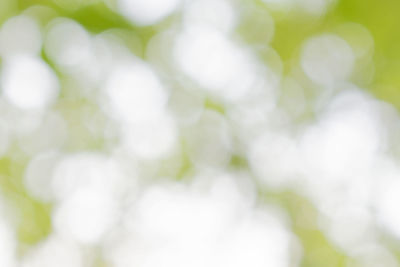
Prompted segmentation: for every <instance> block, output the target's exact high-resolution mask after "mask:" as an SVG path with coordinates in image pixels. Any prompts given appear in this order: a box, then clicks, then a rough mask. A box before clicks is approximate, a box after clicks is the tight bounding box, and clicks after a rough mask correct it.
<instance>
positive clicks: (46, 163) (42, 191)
mask: <svg viewBox="0 0 400 267" xmlns="http://www.w3.org/2000/svg"><path fill="white" fill-rule="evenodd" d="M58 156H59V155H58V154H57V153H55V152H47V153H43V154H39V155H37V156H36V157H34V158H33V159H32V160H31V161H30V162H29V164H28V167H27V169H26V171H25V175H24V182H25V186H26V188H27V190H28V191H29V193H30V194H32V195H33V196H34V197H36V198H38V199H40V200H42V201H49V200H52V199H53V194H52V193H53V191H52V188H51V179H52V174H53V169H54V167H55V165H56V162H57V160H58Z"/></svg>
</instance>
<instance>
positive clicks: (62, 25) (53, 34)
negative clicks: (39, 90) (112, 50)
mask: <svg viewBox="0 0 400 267" xmlns="http://www.w3.org/2000/svg"><path fill="white" fill-rule="evenodd" d="M50 25H51V27H50V29H49V30H48V32H47V35H46V39H45V45H44V48H45V52H46V54H47V56H48V57H49V58H50V59H51V60H53V61H54V62H55V63H56V64H57V65H59V66H61V67H66V68H74V67H78V66H79V65H80V64H82V63H84V62H85V61H87V60H88V58H89V56H90V54H91V37H90V35H89V34H88V33H87V32H86V30H85V29H84V28H83V27H82V26H81V25H79V24H78V23H76V22H75V21H73V20H69V19H60V18H58V19H55V20H54V21H52V22H51V24H50Z"/></svg>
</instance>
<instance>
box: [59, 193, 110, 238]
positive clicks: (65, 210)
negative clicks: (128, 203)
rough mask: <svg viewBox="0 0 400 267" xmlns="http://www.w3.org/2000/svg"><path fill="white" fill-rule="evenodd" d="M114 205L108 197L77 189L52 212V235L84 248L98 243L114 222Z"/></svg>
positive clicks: (103, 194)
mask: <svg viewBox="0 0 400 267" xmlns="http://www.w3.org/2000/svg"><path fill="white" fill-rule="evenodd" d="M116 208H117V205H116V202H115V200H114V199H113V198H112V197H111V196H110V195H109V194H108V193H107V192H104V191H101V190H96V189H89V188H86V189H80V190H78V191H76V192H75V193H73V194H72V195H70V196H68V197H67V198H66V199H65V200H64V201H62V202H61V203H60V204H59V205H58V206H57V207H56V209H55V211H54V213H53V216H52V220H53V225H54V228H55V231H56V232H58V233H59V234H61V235H62V236H64V237H68V238H73V239H74V240H76V241H78V242H81V243H83V244H94V243H96V242H99V241H100V240H101V238H102V237H103V235H104V234H105V233H106V231H107V230H109V229H110V227H111V226H112V224H113V222H114V221H116V220H117V217H116V216H117V209H116Z"/></svg>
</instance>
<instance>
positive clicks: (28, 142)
mask: <svg viewBox="0 0 400 267" xmlns="http://www.w3.org/2000/svg"><path fill="white" fill-rule="evenodd" d="M67 136H68V129H67V125H66V122H65V120H64V118H63V117H62V116H61V115H60V114H58V113H56V112H51V111H50V112H47V113H46V114H44V115H43V117H42V119H41V121H40V123H38V124H37V125H35V127H32V128H31V129H30V130H29V131H27V132H25V133H23V132H21V133H19V134H18V136H17V141H18V145H19V146H20V148H21V149H22V150H23V151H24V152H25V153H26V154H28V155H34V154H37V153H40V152H43V151H49V150H57V149H59V148H61V147H62V145H63V144H64V143H65V141H66V139H67Z"/></svg>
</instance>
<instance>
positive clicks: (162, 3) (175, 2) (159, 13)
mask: <svg viewBox="0 0 400 267" xmlns="http://www.w3.org/2000/svg"><path fill="white" fill-rule="evenodd" d="M180 3H181V0H118V2H117V6H118V10H119V12H120V13H121V14H122V15H123V16H125V17H126V18H127V19H129V20H130V21H131V22H132V23H134V24H138V25H143V26H146V25H151V24H155V23H157V22H160V21H161V20H163V19H164V18H166V17H167V16H169V15H171V14H172V13H173V12H174V11H175V10H176V9H177V8H178V6H179V5H180Z"/></svg>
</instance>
